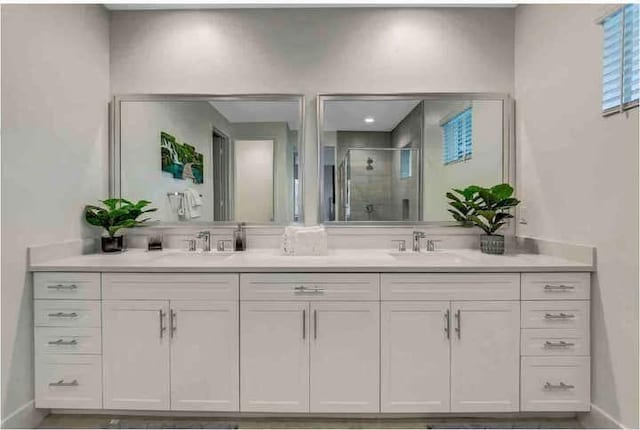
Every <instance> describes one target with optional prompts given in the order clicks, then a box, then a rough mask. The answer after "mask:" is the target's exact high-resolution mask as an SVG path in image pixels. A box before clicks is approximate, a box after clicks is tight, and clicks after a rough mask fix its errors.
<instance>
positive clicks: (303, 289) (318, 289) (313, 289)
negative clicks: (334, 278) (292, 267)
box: [293, 285, 324, 294]
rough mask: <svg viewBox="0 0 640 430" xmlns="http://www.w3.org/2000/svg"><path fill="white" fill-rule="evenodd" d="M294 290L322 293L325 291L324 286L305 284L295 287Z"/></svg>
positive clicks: (301, 292)
mask: <svg viewBox="0 0 640 430" xmlns="http://www.w3.org/2000/svg"><path fill="white" fill-rule="evenodd" d="M293 290H294V291H295V292H296V293H297V294H322V293H323V292H324V288H319V287H313V288H307V287H305V286H304V285H300V286H298V287H294V288H293Z"/></svg>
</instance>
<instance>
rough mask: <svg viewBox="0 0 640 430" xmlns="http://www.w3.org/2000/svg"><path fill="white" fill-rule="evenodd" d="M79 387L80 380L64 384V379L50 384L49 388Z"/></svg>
mask: <svg viewBox="0 0 640 430" xmlns="http://www.w3.org/2000/svg"><path fill="white" fill-rule="evenodd" d="M78 385H80V384H78V380H77V379H74V380H73V381H71V382H64V379H61V380H59V381H58V382H50V383H49V386H50V387H77V386H78Z"/></svg>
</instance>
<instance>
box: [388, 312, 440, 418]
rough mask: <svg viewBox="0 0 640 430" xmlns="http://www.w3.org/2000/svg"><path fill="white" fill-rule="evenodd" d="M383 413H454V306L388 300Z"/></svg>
mask: <svg viewBox="0 0 640 430" xmlns="http://www.w3.org/2000/svg"><path fill="white" fill-rule="evenodd" d="M381 314H382V325H381V329H382V332H381V341H382V347H381V357H382V362H381V364H382V366H381V370H382V372H381V373H382V380H381V401H382V405H381V412H449V345H450V343H449V338H450V333H451V330H450V325H451V324H450V323H451V320H450V311H449V302H383V303H382V310H381Z"/></svg>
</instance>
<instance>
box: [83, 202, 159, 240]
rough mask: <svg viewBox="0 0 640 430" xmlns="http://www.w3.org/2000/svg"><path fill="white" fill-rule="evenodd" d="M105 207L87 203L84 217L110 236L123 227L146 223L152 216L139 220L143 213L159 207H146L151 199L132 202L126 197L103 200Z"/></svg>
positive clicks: (113, 235)
mask: <svg viewBox="0 0 640 430" xmlns="http://www.w3.org/2000/svg"><path fill="white" fill-rule="evenodd" d="M101 202H102V204H104V206H105V207H100V206H94V205H87V206H85V207H84V219H85V220H86V221H87V222H88V223H89V224H91V225H95V226H98V227H102V228H104V229H105V230H106V231H107V233H108V234H109V236H110V237H115V235H116V233H117V232H118V230H120V229H122V228H133V227H140V226H142V225H144V224H145V223H146V222H147V221H149V220H150V218H144V219H141V220H139V219H138V217H139V216H141V215H142V214H145V213H149V212H154V211H156V210H158V208H146V207H147V206H148V205H150V204H151V202H150V201H147V200H140V201H139V202H138V203H132V202H130V201H129V200H125V199H107V200H101Z"/></svg>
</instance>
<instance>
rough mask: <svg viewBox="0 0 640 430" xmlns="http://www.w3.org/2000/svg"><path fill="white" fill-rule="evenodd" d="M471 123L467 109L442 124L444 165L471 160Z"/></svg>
mask: <svg viewBox="0 0 640 430" xmlns="http://www.w3.org/2000/svg"><path fill="white" fill-rule="evenodd" d="M472 123H473V118H472V112H471V108H468V109H465V110H463V111H462V112H460V113H458V114H457V115H455V116H454V117H453V118H451V119H450V120H448V121H447V122H445V123H444V124H442V131H443V136H444V138H443V142H444V148H443V151H442V152H443V161H444V164H449V163H453V162H455V161H461V160H466V159H467V158H471V152H472V138H471V136H472V131H473V130H472V126H473V124H472Z"/></svg>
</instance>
